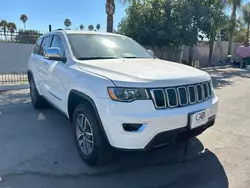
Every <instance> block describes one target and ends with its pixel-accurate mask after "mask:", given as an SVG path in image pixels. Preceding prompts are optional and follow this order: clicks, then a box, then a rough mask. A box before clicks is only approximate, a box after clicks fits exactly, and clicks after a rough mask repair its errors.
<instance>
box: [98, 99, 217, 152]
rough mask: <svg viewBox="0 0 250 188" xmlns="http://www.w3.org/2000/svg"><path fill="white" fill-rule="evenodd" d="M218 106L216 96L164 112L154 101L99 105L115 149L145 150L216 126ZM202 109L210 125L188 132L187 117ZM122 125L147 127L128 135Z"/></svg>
mask: <svg viewBox="0 0 250 188" xmlns="http://www.w3.org/2000/svg"><path fill="white" fill-rule="evenodd" d="M218 103H219V101H218V98H217V97H216V96H215V97H213V98H210V99H209V100H207V101H204V102H202V103H198V104H194V105H189V106H186V107H180V108H172V109H164V110H156V109H155V107H154V105H153V102H152V101H151V100H145V101H134V102H132V103H122V102H116V101H112V100H110V99H103V98H99V99H98V101H97V102H96V105H97V109H98V112H99V115H100V118H101V121H102V124H103V127H104V130H105V133H106V135H107V137H108V140H109V143H110V144H111V145H112V146H113V147H116V148H120V149H132V150H133V149H135V150H138V149H139V150H144V149H150V148H152V147H157V146H161V145H168V144H172V143H177V142H180V141H183V140H186V139H189V138H191V137H194V136H197V135H199V134H200V133H202V132H203V131H204V130H205V129H207V128H208V127H209V126H212V125H213V123H214V121H215V115H216V113H217V111H218ZM202 109H207V112H208V117H209V122H208V123H207V124H206V125H203V126H201V127H199V128H196V129H193V130H189V129H188V114H189V113H191V112H196V111H198V110H202ZM123 123H134V124H144V125H146V127H145V129H144V130H143V131H140V132H127V131H125V130H124V129H123V127H122V124H123ZM176 133H177V134H176ZM162 135H170V136H166V137H165V136H162ZM164 138H165V139H164ZM159 140H163V141H159Z"/></svg>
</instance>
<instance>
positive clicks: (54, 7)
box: [0, 0, 126, 31]
mask: <svg viewBox="0 0 250 188" xmlns="http://www.w3.org/2000/svg"><path fill="white" fill-rule="evenodd" d="M105 1H106V0H22V1H19V0H13V1H10V0H7V1H6V0H2V1H1V11H0V21H1V20H6V21H7V22H15V23H16V25H17V29H23V28H24V25H23V23H22V21H21V20H20V16H21V14H26V15H27V16H28V21H27V23H26V28H27V29H34V30H40V31H48V27H49V24H51V25H52V30H54V29H58V28H62V29H64V28H65V26H64V20H65V19H66V18H69V19H70V20H71V22H72V26H71V28H72V29H75V28H77V27H79V26H80V25H81V24H83V25H84V27H85V29H87V28H88V26H89V25H90V24H92V25H94V26H96V25H97V24H100V25H101V31H106V22H107V16H106V11H105ZM125 9H126V7H125V6H124V5H121V4H118V3H116V12H115V15H114V28H117V25H118V24H119V22H120V20H121V19H122V17H124V16H125Z"/></svg>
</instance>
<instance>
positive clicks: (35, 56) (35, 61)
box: [29, 38, 43, 89]
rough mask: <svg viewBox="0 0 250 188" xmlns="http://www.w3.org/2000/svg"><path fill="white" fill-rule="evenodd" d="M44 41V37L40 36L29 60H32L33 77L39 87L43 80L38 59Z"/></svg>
mask: <svg viewBox="0 0 250 188" xmlns="http://www.w3.org/2000/svg"><path fill="white" fill-rule="evenodd" d="M42 41H43V38H40V39H38V40H37V41H36V44H35V47H34V50H33V53H32V54H31V56H30V59H29V61H30V62H29V69H30V70H32V73H33V78H34V80H35V83H36V85H37V88H38V89H39V88H40V81H41V77H40V74H39V63H38V62H39V61H38V59H39V58H40V57H39V56H40V55H39V53H40V47H41V44H42Z"/></svg>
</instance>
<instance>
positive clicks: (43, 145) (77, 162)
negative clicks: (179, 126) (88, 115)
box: [0, 68, 250, 188]
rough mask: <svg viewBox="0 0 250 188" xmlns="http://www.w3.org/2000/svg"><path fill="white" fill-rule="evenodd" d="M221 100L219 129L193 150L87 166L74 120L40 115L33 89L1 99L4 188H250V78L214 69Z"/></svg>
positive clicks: (0, 181) (0, 183)
mask: <svg viewBox="0 0 250 188" xmlns="http://www.w3.org/2000/svg"><path fill="white" fill-rule="evenodd" d="M209 72H210V73H211V75H212V77H213V80H214V87H215V88H216V93H217V95H218V96H219V98H220V112H219V115H218V117H217V121H216V124H215V126H214V127H212V128H210V129H209V130H207V131H206V132H204V133H203V134H202V135H200V136H199V137H198V138H195V139H191V140H190V141H189V142H187V144H184V143H183V144H179V145H176V146H172V147H169V148H162V149H157V150H154V151H150V152H137V153H128V152H119V153H118V154H117V157H116V158H115V160H114V161H113V162H111V163H109V164H106V165H103V166H99V167H89V166H87V165H85V164H84V162H82V161H81V159H80V157H79V155H78V153H77V151H76V147H75V145H74V140H73V130H72V127H71V125H70V123H69V122H68V120H67V119H66V118H65V117H64V116H62V115H61V114H60V113H59V112H57V111H56V110H54V109H46V110H42V111H36V110H34V109H33V108H32V106H31V104H30V99H29V95H28V90H18V91H9V92H2V93H0V177H1V178H0V188H92V187H96V188H125V187H130V188H141V187H145V188H163V187H164V188H165V187H176V188H177V187H178V188H185V187H190V188H196V187H202V188H226V187H244V188H249V187H250V152H249V150H250V119H249V113H250V72H247V71H244V70H239V69H232V68H227V69H219V70H217V71H209Z"/></svg>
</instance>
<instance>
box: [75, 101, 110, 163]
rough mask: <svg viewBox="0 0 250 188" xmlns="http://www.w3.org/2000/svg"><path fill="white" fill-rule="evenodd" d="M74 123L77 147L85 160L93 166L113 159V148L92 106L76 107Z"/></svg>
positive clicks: (82, 105) (81, 105)
mask: <svg viewBox="0 0 250 188" xmlns="http://www.w3.org/2000/svg"><path fill="white" fill-rule="evenodd" d="M81 122H83V123H81ZM80 124H81V125H82V126H81V125H80ZM73 125H74V138H75V143H76V147H77V150H78V153H79V154H80V156H81V158H82V159H83V161H84V162H86V163H87V164H88V165H91V166H92V165H99V164H103V163H106V162H108V161H110V160H111V159H112V148H111V146H110V145H109V144H108V142H107V139H106V138H105V136H104V133H103V131H102V129H101V125H100V124H99V123H98V121H97V118H96V116H95V114H94V112H93V111H91V109H90V107H88V106H86V105H84V104H80V105H78V106H77V107H76V109H75V111H74V115H73ZM79 125H80V126H79ZM80 129H81V130H80ZM91 134H92V136H91ZM81 135H82V136H81Z"/></svg>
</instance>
